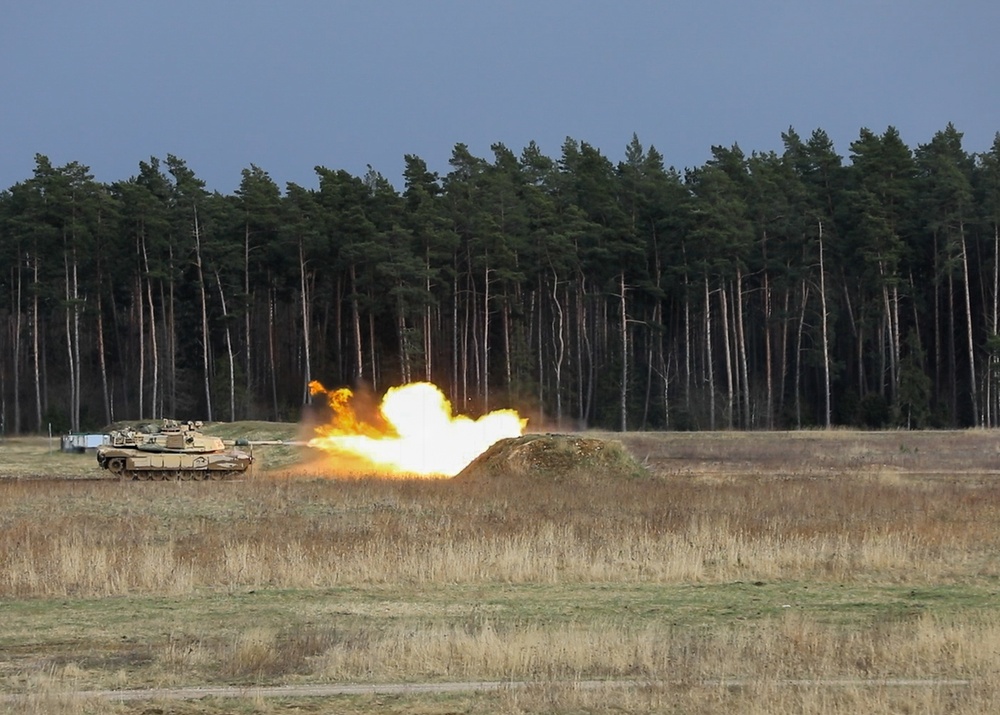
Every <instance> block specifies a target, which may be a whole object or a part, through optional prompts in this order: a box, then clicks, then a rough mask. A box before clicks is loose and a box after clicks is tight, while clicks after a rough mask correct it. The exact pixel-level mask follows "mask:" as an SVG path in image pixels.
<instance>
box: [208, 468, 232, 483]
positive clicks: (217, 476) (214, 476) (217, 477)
mask: <svg viewBox="0 0 1000 715" xmlns="http://www.w3.org/2000/svg"><path fill="white" fill-rule="evenodd" d="M228 474H229V472H226V471H223V470H222V469H213V470H212V471H210V472H208V478H209V479H211V480H212V481H213V482H218V481H222V480H223V479H225V478H226V476H227V475H228Z"/></svg>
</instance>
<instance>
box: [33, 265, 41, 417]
mask: <svg viewBox="0 0 1000 715" xmlns="http://www.w3.org/2000/svg"><path fill="white" fill-rule="evenodd" d="M34 285H35V294H34V295H33V296H32V311H31V320H32V326H31V331H32V336H31V339H32V354H33V359H34V362H35V416H36V418H37V424H36V426H35V431H36V432H41V431H42V365H41V356H40V355H39V352H40V350H41V345H40V344H39V333H40V332H41V320H40V319H39V317H38V310H39V306H38V292H39V288H40V286H39V283H38V253H37V251H36V253H35V260H34Z"/></svg>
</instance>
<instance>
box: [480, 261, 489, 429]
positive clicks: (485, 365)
mask: <svg viewBox="0 0 1000 715" xmlns="http://www.w3.org/2000/svg"><path fill="white" fill-rule="evenodd" d="M489 261H490V256H489V253H488V252H487V254H486V268H485V269H484V270H483V375H482V380H483V382H482V388H481V389H480V394H481V395H482V398H483V412H489V410H490V263H489Z"/></svg>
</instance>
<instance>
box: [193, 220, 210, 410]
mask: <svg viewBox="0 0 1000 715" xmlns="http://www.w3.org/2000/svg"><path fill="white" fill-rule="evenodd" d="M194 261H195V263H194V265H195V268H196V272H197V277H198V294H199V296H200V297H201V340H202V346H201V348H202V349H201V356H202V369H203V370H204V377H205V416H206V419H207V420H208V421H209V422H211V421H212V419H213V418H212V384H211V364H212V363H211V360H210V357H209V356H210V353H211V336H210V335H209V332H208V291H207V290H206V288H205V274H204V271H203V269H202V262H201V226H200V225H199V223H198V207H197V206H195V207H194Z"/></svg>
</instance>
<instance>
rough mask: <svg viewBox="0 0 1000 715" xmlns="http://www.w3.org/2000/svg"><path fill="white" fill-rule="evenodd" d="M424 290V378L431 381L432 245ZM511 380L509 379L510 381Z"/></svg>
mask: <svg viewBox="0 0 1000 715" xmlns="http://www.w3.org/2000/svg"><path fill="white" fill-rule="evenodd" d="M424 290H425V291H426V293H427V298H426V300H427V304H426V305H425V306H424V380H426V381H427V382H430V381H431V380H432V379H433V371H432V369H431V367H432V360H433V353H434V343H433V341H432V339H431V332H432V331H431V327H432V322H431V301H430V296H431V256H430V247H427V248H426V249H425V250H424ZM509 382H510V380H509V379H508V383H509Z"/></svg>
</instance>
